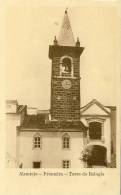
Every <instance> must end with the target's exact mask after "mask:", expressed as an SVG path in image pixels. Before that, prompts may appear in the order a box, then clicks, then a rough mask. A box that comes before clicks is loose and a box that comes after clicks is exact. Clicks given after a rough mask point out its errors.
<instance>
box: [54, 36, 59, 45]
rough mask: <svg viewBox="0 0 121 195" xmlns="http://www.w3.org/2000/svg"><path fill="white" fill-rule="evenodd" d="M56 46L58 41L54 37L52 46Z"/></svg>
mask: <svg viewBox="0 0 121 195" xmlns="http://www.w3.org/2000/svg"><path fill="white" fill-rule="evenodd" d="M57 44H58V41H57V39H56V36H55V37H54V45H57Z"/></svg>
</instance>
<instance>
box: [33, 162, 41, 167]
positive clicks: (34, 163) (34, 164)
mask: <svg viewBox="0 0 121 195" xmlns="http://www.w3.org/2000/svg"><path fill="white" fill-rule="evenodd" d="M33 168H35V169H39V168H41V162H37V161H36V162H33Z"/></svg>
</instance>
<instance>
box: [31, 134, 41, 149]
mask: <svg viewBox="0 0 121 195" xmlns="http://www.w3.org/2000/svg"><path fill="white" fill-rule="evenodd" d="M33 142H34V143H33V147H34V148H41V147H42V143H41V136H40V135H39V134H36V135H35V136H34V140H33Z"/></svg>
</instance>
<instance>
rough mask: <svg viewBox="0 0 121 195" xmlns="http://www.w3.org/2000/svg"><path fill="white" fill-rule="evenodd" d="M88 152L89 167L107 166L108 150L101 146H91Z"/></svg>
mask: <svg viewBox="0 0 121 195" xmlns="http://www.w3.org/2000/svg"><path fill="white" fill-rule="evenodd" d="M86 151H87V152H88V158H87V159H88V160H87V166H88V167H93V166H105V167H106V166H107V149H106V148H105V147H104V146H101V145H90V146H88V147H87V149H86Z"/></svg>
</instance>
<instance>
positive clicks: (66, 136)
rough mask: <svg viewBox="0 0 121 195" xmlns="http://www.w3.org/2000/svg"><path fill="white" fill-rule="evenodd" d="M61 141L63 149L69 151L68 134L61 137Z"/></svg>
mask: <svg viewBox="0 0 121 195" xmlns="http://www.w3.org/2000/svg"><path fill="white" fill-rule="evenodd" d="M62 141H63V148H64V149H69V148H70V137H69V135H68V134H65V135H63V137H62Z"/></svg>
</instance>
